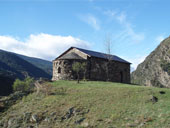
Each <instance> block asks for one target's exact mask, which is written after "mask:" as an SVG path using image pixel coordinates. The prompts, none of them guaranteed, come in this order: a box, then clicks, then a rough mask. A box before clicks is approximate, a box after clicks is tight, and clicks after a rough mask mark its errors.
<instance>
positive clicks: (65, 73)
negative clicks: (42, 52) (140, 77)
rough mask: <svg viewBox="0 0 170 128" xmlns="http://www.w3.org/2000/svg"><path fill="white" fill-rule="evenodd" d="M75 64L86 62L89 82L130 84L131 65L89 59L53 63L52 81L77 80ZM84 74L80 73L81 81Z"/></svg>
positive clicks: (86, 75)
mask: <svg viewBox="0 0 170 128" xmlns="http://www.w3.org/2000/svg"><path fill="white" fill-rule="evenodd" d="M74 62H86V63H87V67H86V74H85V77H86V79H88V80H98V81H114V82H122V83H130V64H127V63H121V62H118V61H109V62H108V61H107V60H105V59H101V58H95V57H87V59H86V60H60V59H57V60H55V61H53V78H52V80H73V79H76V78H77V75H76V73H75V72H74V71H73V70H72V64H73V63H74ZM83 77H84V73H83V72H81V73H80V79H83Z"/></svg>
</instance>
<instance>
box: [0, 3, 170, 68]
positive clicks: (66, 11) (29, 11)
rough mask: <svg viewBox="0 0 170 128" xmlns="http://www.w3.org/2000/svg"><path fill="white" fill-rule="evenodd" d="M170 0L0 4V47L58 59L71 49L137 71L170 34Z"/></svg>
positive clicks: (28, 54) (33, 55)
mask: <svg viewBox="0 0 170 128" xmlns="http://www.w3.org/2000/svg"><path fill="white" fill-rule="evenodd" d="M169 5H170V1H168V0H0V49H3V50H7V51H11V52H16V53H20V54H23V55H27V56H31V57H38V58H42V59H46V60H50V61H52V60H54V59H55V58H56V57H57V56H59V55H60V54H61V53H62V52H64V51H65V50H67V49H68V48H69V47H71V46H75V47H80V48H85V49H90V50H94V51H98V52H104V53H105V52H107V50H106V45H105V42H106V39H107V38H108V37H109V38H110V41H111V42H112V45H111V53H112V54H114V55H117V56H119V57H121V58H123V59H125V60H127V61H129V62H131V63H132V65H131V67H132V69H135V68H136V67H137V65H138V64H139V63H141V62H142V61H143V60H144V59H145V57H146V56H148V55H149V54H150V53H151V52H152V51H153V50H154V49H155V48H156V47H157V46H158V45H159V44H160V42H161V41H162V40H163V39H165V38H167V37H168V36H169V34H170V24H169V23H170V13H169V12H170V8H169Z"/></svg>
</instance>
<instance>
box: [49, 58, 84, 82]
mask: <svg viewBox="0 0 170 128" xmlns="http://www.w3.org/2000/svg"><path fill="white" fill-rule="evenodd" d="M74 62H80V63H83V62H86V60H60V59H58V60H55V61H53V78H52V80H53V81H55V80H74V79H76V78H77V74H76V72H74V71H73V70H72V64H73V63H74ZM83 76H84V74H83V72H81V73H80V79H82V78H83Z"/></svg>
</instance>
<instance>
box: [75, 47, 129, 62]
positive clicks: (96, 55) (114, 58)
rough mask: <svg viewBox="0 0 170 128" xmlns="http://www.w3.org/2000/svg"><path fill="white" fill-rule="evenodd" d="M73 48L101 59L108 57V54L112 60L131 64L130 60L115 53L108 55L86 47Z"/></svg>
mask: <svg viewBox="0 0 170 128" xmlns="http://www.w3.org/2000/svg"><path fill="white" fill-rule="evenodd" d="M73 48H76V49H78V50H80V51H82V52H84V53H86V54H88V55H90V56H93V57H98V58H103V59H108V56H109V58H110V59H111V60H114V61H119V62H122V63H128V64H131V63H130V62H128V61H126V60H124V59H122V58H120V57H118V56H115V55H108V54H105V53H101V52H95V51H91V50H86V49H82V48H77V47H73Z"/></svg>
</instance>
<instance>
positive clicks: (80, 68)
mask: <svg viewBox="0 0 170 128" xmlns="http://www.w3.org/2000/svg"><path fill="white" fill-rule="evenodd" d="M72 69H73V71H75V72H76V74H77V83H79V81H80V72H81V71H84V72H85V69H86V63H80V62H74V63H73V65H72ZM84 77H85V74H84Z"/></svg>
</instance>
